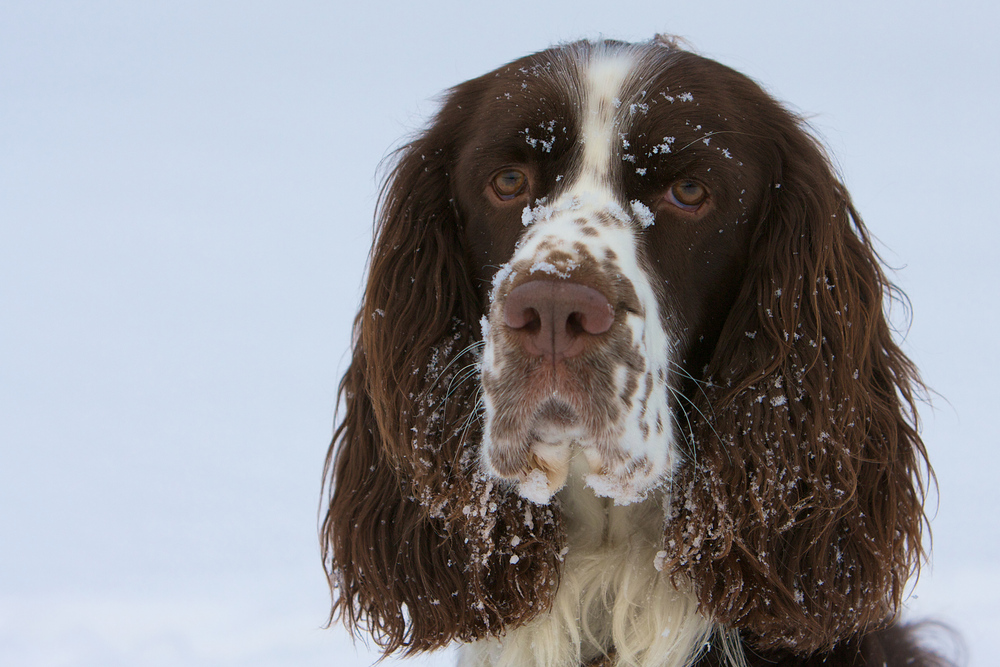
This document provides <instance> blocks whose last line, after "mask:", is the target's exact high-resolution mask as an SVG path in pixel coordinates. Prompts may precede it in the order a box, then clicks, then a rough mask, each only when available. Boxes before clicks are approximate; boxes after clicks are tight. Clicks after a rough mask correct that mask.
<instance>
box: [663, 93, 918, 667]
mask: <svg viewBox="0 0 1000 667" xmlns="http://www.w3.org/2000/svg"><path fill="white" fill-rule="evenodd" d="M775 106H776V105H775ZM773 113H774V118H775V119H783V123H779V124H778V127H777V128H776V129H777V132H776V133H775V135H774V136H773V137H772V140H771V143H772V145H773V151H774V155H773V156H772V157H771V159H770V160H764V162H765V163H770V164H772V165H775V171H774V173H773V174H772V179H773V182H772V186H771V191H770V193H769V195H768V196H767V197H766V198H765V199H764V201H763V205H762V208H761V210H760V211H759V214H758V215H757V223H756V229H755V232H754V235H753V238H752V242H751V249H750V256H749V261H748V263H747V270H746V274H745V278H744V283H743V285H742V288H741V292H740V296H739V298H737V300H736V303H735V305H734V307H733V309H732V311H731V312H730V315H729V317H728V319H727V321H726V324H725V326H724V329H723V331H722V334H721V336H720V338H719V341H718V344H717V346H716V349H715V351H714V354H713V356H712V359H711V362H710V364H709V366H708V369H707V377H708V378H709V379H710V381H709V382H708V384H707V385H706V386H705V388H704V391H702V392H698V393H697V394H696V396H694V397H693V400H695V401H696V403H697V408H696V409H693V410H692V411H691V412H692V414H691V415H690V418H691V420H692V422H694V423H695V426H694V428H693V430H692V435H693V441H694V443H695V444H694V451H693V453H692V455H691V462H689V464H688V465H685V466H684V467H683V468H682V470H681V471H680V472H679V479H678V480H677V481H676V483H675V491H674V494H675V497H674V501H673V509H672V510H671V513H672V514H671V516H669V517H668V523H667V532H666V549H667V551H668V554H669V556H670V563H671V566H672V571H673V572H674V573H675V574H678V573H685V574H686V575H687V576H689V577H691V578H692V579H693V580H694V581H695V583H696V586H697V590H698V594H699V598H700V601H701V603H702V605H703V608H704V609H706V610H707V611H708V612H709V613H711V615H712V616H713V618H715V620H716V621H718V622H721V623H725V624H728V625H731V626H734V627H739V628H741V629H742V630H743V631H744V634H745V636H747V638H748V639H749V640H750V641H751V642H752V643H754V644H756V646H757V647H758V648H759V649H779V648H780V649H787V650H790V651H792V652H794V653H797V654H806V653H810V652H813V651H818V650H826V649H829V648H831V647H832V646H834V645H835V644H836V643H837V642H839V641H841V640H844V639H845V638H847V637H850V636H851V635H853V634H854V633H857V632H864V631H866V630H869V629H873V628H874V627H877V626H879V625H881V624H883V623H885V622H886V621H887V620H888V619H890V618H891V617H892V616H893V615H894V613H895V611H896V610H897V608H898V606H899V604H900V601H901V597H902V595H903V589H904V586H905V583H906V580H907V578H908V577H909V575H910V574H911V573H912V572H913V571H914V570H915V569H916V568H917V567H918V566H919V560H920V558H921V556H922V555H923V553H922V546H921V529H922V527H923V524H924V523H925V517H924V514H923V509H922V501H923V494H924V488H923V483H922V481H921V477H920V473H921V469H922V466H923V465H925V464H926V454H925V451H924V446H923V443H922V442H921V440H920V437H919V435H918V433H917V428H916V412H915V410H914V405H913V403H914V391H915V390H919V389H920V387H921V385H920V382H919V379H918V378H917V376H916V372H915V370H914V368H913V366H912V365H911V363H910V361H909V360H908V359H907V358H906V357H905V356H904V354H903V352H902V351H901V350H900V349H899V347H898V346H897V345H896V344H895V343H894V342H893V338H892V333H891V331H890V326H889V323H888V322H887V317H886V314H885V312H884V300H885V299H886V298H887V297H888V296H890V294H889V293H890V291H891V290H892V287H891V285H890V283H889V282H888V281H887V279H886V277H885V276H884V274H883V273H882V270H881V268H880V265H879V261H878V258H877V256H876V254H875V252H874V250H873V248H872V245H871V242H870V240H869V238H868V234H867V231H866V230H865V227H864V225H863V223H862V221H861V219H860V217H859V216H858V214H857V212H856V211H855V210H854V208H853V207H852V205H851V202H850V199H849V197H848V195H847V193H846V191H845V189H844V187H843V186H842V185H841V184H840V183H839V182H838V180H837V178H836V176H835V175H834V173H833V171H832V169H831V168H830V165H829V163H828V161H827V159H826V158H825V156H824V154H823V152H822V150H821V149H820V148H819V147H818V145H817V144H816V142H815V141H814V140H813V139H812V138H811V137H809V136H808V135H807V134H806V133H805V132H804V131H802V130H801V129H800V126H799V121H798V120H797V119H796V118H794V117H793V116H792V115H791V114H789V113H787V112H785V111H784V110H781V109H778V108H777V107H776V108H775V110H774V112H773Z"/></svg>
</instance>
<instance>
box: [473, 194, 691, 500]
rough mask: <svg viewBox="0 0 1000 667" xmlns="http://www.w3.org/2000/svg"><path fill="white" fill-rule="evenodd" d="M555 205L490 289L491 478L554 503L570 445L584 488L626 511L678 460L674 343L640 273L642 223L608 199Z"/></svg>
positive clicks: (487, 400) (486, 450) (486, 394)
mask: <svg viewBox="0 0 1000 667" xmlns="http://www.w3.org/2000/svg"><path fill="white" fill-rule="evenodd" d="M604 202H607V203H600V204H598V205H591V206H581V205H580V204H579V199H577V198H573V199H571V200H570V204H568V205H567V206H566V208H565V209H563V210H560V209H558V208H554V209H548V210H547V211H546V212H545V213H546V215H545V217H544V218H543V219H541V220H534V221H533V225H532V226H530V227H529V229H528V230H527V231H526V232H525V235H524V237H523V239H522V242H521V244H520V245H519V247H518V250H517V251H516V252H515V254H514V257H512V259H511V261H510V263H509V264H508V265H506V266H505V267H504V268H503V269H501V272H500V273H499V274H498V278H497V279H496V280H495V283H494V290H493V294H492V299H491V301H492V302H491V306H490V314H489V318H488V320H489V321H488V326H487V327H485V328H484V330H485V331H486V335H485V347H484V355H483V365H482V384H483V403H484V406H485V430H484V438H483V449H482V462H483V466H484V468H485V469H486V471H487V472H488V473H489V474H491V475H493V476H495V477H499V478H502V479H505V480H508V481H514V482H516V483H517V484H518V488H519V490H520V492H521V494H522V495H523V496H525V497H526V498H528V499H530V500H532V501H535V502H539V503H545V502H548V501H549V500H550V499H551V497H552V495H554V494H555V493H556V492H557V491H558V490H559V489H560V488H561V487H562V486H563V485H564V484H565V481H566V478H567V476H568V474H569V462H570V458H571V457H572V453H573V451H574V449H580V450H582V453H583V454H584V455H585V457H586V460H587V462H588V464H589V467H590V472H591V474H590V475H589V476H588V479H587V483H588V485H589V486H590V487H591V488H593V489H594V490H595V492H596V493H598V494H599V495H602V496H608V497H612V498H614V499H615V501H616V502H618V503H621V504H626V503H630V502H635V501H637V500H639V499H641V498H642V497H644V496H645V495H646V494H647V493H648V492H649V490H650V489H652V488H654V487H656V486H657V485H658V484H660V483H662V481H663V480H664V479H666V478H667V476H668V475H669V473H670V472H671V470H672V467H673V461H674V459H675V457H674V455H673V453H672V449H671V443H670V436H671V429H670V416H669V414H670V413H669V408H668V398H667V396H668V393H669V390H668V387H667V375H668V373H667V354H668V344H667V337H666V334H665V333H664V331H663V328H662V324H661V322H660V317H659V314H658V307H657V303H656V298H655V295H654V292H653V289H652V286H651V284H650V279H649V278H648V276H647V275H646V274H645V272H644V271H642V270H641V269H640V268H639V261H638V257H637V250H636V247H637V243H636V234H637V231H638V230H639V229H641V225H640V223H639V222H638V221H635V220H632V219H631V217H629V216H627V215H626V214H625V213H624V211H623V210H622V208H621V207H620V206H618V205H617V204H614V202H613V200H612V199H610V198H606V199H604Z"/></svg>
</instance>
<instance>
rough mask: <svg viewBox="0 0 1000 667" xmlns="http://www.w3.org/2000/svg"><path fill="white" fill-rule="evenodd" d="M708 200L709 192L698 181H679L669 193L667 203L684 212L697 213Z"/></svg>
mask: <svg viewBox="0 0 1000 667" xmlns="http://www.w3.org/2000/svg"><path fill="white" fill-rule="evenodd" d="M706 199H708V190H706V189H705V186H704V185H702V184H701V183H699V182H698V181H691V180H683V181H677V182H676V183H674V184H673V185H671V186H670V191H669V192H667V201H669V202H670V203H671V204H673V205H674V206H676V207H677V208H679V209H682V210H684V211H697V210H698V208H699V207H700V206H701V205H702V203H703V202H704V201H705V200H706Z"/></svg>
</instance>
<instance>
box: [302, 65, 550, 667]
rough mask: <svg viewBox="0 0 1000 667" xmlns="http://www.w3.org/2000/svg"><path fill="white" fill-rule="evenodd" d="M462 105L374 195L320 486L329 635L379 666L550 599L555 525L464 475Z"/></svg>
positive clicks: (540, 511)
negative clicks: (374, 647) (335, 623)
mask: <svg viewBox="0 0 1000 667" xmlns="http://www.w3.org/2000/svg"><path fill="white" fill-rule="evenodd" d="M466 87H467V88H468V87H469V84H466ZM470 94H472V91H471V90H466V91H465V92H463V90H462V89H461V88H460V89H457V90H456V91H454V92H453V93H452V95H451V97H450V98H449V100H448V102H447V103H446V105H445V107H444V108H443V110H442V111H441V113H440V114H439V116H438V119H437V121H436V123H435V124H434V125H433V126H432V127H431V129H430V130H428V131H427V132H426V133H425V134H424V135H423V136H422V137H420V138H418V139H417V140H416V141H415V142H413V143H412V144H410V145H408V146H406V147H405V148H403V149H402V150H401V152H400V158H399V162H398V164H397V166H396V168H395V170H394V172H393V173H392V175H391V177H390V179H389V180H388V182H387V183H386V186H385V188H384V190H383V193H382V198H381V202H380V204H381V205H380V207H379V218H378V225H377V239H376V242H375V244H374V247H373V250H372V256H371V261H370V268H369V276H368V283H367V287H366V290H365V295H364V302H363V304H362V307H361V310H360V312H359V313H358V316H357V318H356V320H355V328H354V333H355V343H354V350H353V356H352V360H351V365H350V368H349V369H348V371H347V373H346V375H345V376H344V378H343V381H342V382H341V387H340V393H341V397H342V398H343V400H344V403H345V406H346V413H345V415H344V417H343V421H341V423H340V424H339V426H338V427H337V429H336V432H335V435H334V440H333V444H331V446H330V451H329V453H328V455H327V461H326V467H325V471H324V486H325V488H326V489H327V494H326V502H328V508H327V513H326V517H325V520H324V522H323V525H322V529H321V542H322V546H323V558H324V563H325V567H326V570H327V575H328V579H329V583H330V586H331V590H332V592H333V596H334V602H333V610H332V612H331V619H335V618H338V617H339V618H341V619H342V620H343V621H344V622H345V623H346V624H347V625H348V627H349V628H350V629H351V630H352V632H355V633H359V632H367V633H370V634H371V635H372V636H373V638H374V639H375V641H376V642H377V643H378V644H379V645H380V646H381V647H382V648H383V649H384V650H385V652H386V653H390V652H393V651H396V650H403V651H404V652H405V653H408V654H409V653H415V652H418V651H422V650H429V649H433V648H438V647H441V646H444V645H446V644H448V643H449V642H450V641H452V640H454V639H461V640H465V641H469V640H472V639H478V638H481V637H483V636H486V635H488V634H498V633H500V632H501V631H502V630H503V628H504V626H505V625H506V624H508V623H514V622H523V621H525V620H527V619H528V618H530V617H531V616H533V615H534V614H536V613H538V612H539V611H541V610H542V609H544V608H545V607H546V606H547V603H548V600H549V597H550V596H551V595H552V594H553V593H554V590H555V585H556V577H557V574H556V566H557V560H558V555H557V554H558V553H559V551H560V548H559V547H558V546H555V548H553V545H559V544H561V542H562V536H561V533H560V532H559V530H560V529H559V528H558V525H557V521H556V520H555V517H554V516H553V514H552V511H551V510H550V509H549V508H546V507H539V506H534V505H531V504H530V503H528V502H527V501H524V500H522V499H520V498H519V497H517V496H516V495H511V494H508V493H506V492H505V490H503V489H500V488H497V487H495V486H494V484H493V483H492V482H490V481H487V480H486V479H485V478H483V477H482V476H481V475H479V474H478V473H477V472H476V469H475V465H474V462H475V461H476V460H477V456H476V453H475V452H474V451H473V449H474V447H476V446H478V444H476V443H478V442H479V441H480V437H479V423H478V419H477V412H476V400H477V396H476V395H475V388H474V387H475V385H476V384H477V383H475V382H473V380H474V379H475V376H476V371H477V357H476V354H475V351H474V350H475V349H476V346H475V345H474V344H473V341H474V340H475V338H476V336H477V331H476V329H477V328H478V320H479V317H480V314H481V311H480V309H479V300H478V297H477V296H476V293H475V291H474V289H473V287H472V284H471V281H470V278H469V271H468V270H467V267H466V265H465V264H466V260H465V253H464V251H463V243H462V230H461V227H460V224H461V223H460V220H459V217H458V213H457V211H456V210H455V208H454V206H453V204H452V203H451V201H452V193H451V191H450V179H449V174H448V168H449V165H450V164H453V163H454V161H453V157H454V156H453V155H452V151H453V146H454V145H455V142H456V138H455V137H456V136H458V135H460V134H461V133H462V132H463V113H465V112H462V111H461V109H462V104H461V102H462V101H463V100H462V97H463V95H465V96H466V97H467V96H468V95H470ZM465 102H466V104H465V107H466V108H470V107H471V104H469V100H465ZM515 537H516V538H517V539H516V540H515V541H514V544H516V545H517V553H518V559H513V560H515V564H511V563H510V561H511V560H512V559H511V554H512V545H511V541H512V539H513V538H515Z"/></svg>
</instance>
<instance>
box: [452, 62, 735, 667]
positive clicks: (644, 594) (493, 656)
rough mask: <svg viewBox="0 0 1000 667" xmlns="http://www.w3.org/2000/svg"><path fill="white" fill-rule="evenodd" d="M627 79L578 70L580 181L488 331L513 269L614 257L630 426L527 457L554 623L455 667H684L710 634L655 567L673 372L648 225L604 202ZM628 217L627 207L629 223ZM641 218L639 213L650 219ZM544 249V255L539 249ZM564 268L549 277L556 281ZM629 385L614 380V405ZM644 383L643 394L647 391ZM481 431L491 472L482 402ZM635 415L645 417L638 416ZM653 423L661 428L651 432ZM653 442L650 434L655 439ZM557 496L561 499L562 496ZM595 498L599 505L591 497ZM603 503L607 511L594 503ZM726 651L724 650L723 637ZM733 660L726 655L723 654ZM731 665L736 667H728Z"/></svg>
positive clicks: (528, 244) (546, 209)
mask: <svg viewBox="0 0 1000 667" xmlns="http://www.w3.org/2000/svg"><path fill="white" fill-rule="evenodd" d="M634 66H635V61H634V58H633V57H631V55H630V54H629V53H628V52H627V51H618V52H615V53H608V52H604V51H599V52H598V53H597V54H596V55H595V56H594V58H593V60H592V61H591V62H590V63H589V64H588V65H587V70H586V72H585V76H583V77H581V78H582V79H583V80H584V81H585V82H586V84H587V90H586V91H584V95H583V97H584V115H583V120H582V122H583V128H582V142H583V153H582V159H581V168H580V171H579V173H578V174H577V176H576V178H575V181H574V182H573V183H571V184H569V185H568V187H567V189H566V190H565V191H563V193H562V194H561V195H560V197H559V198H558V199H557V200H556V201H553V202H550V203H549V202H536V207H534V208H526V209H525V212H524V215H523V220H524V222H525V233H524V235H523V236H522V238H521V241H520V242H519V244H518V248H517V250H516V251H515V254H514V256H513V257H512V258H511V260H510V263H509V264H508V265H506V268H505V270H503V271H501V274H502V275H501V276H500V277H499V278H498V279H497V280H496V281H495V282H494V292H493V304H492V308H491V313H490V315H489V320H490V323H491V324H492V325H493V326H491V327H487V328H486V329H487V330H493V329H495V327H496V326H497V325H498V323H500V322H502V321H503V320H502V312H501V307H500V304H498V303H497V302H496V299H497V295H498V294H499V293H500V290H501V288H502V287H503V285H504V284H505V281H510V280H512V279H513V277H514V276H513V274H512V273H511V271H510V270H509V269H510V267H511V266H522V265H524V264H525V263H530V265H532V266H542V265H545V266H549V264H548V263H547V261H548V254H549V253H550V251H551V249H552V248H554V249H555V250H557V251H560V252H561V253H566V254H567V255H569V256H570V257H572V258H573V259H571V260H570V261H576V259H577V258H576V252H575V250H574V249H573V247H574V244H577V243H582V244H583V245H584V246H585V247H586V248H587V249H588V251H589V252H590V253H591V254H592V255H593V256H595V257H603V256H604V254H605V251H606V250H611V251H613V252H614V254H615V256H616V258H617V259H616V260H615V261H616V262H617V264H618V267H619V269H620V271H621V274H622V276H623V277H624V278H627V279H628V280H629V281H631V283H632V285H633V287H634V289H635V291H636V295H637V297H638V301H639V304H640V311H641V312H640V313H639V314H630V315H629V316H628V317H627V318H626V320H625V325H626V326H627V327H628V328H629V329H630V331H631V340H632V344H633V347H634V349H635V350H636V351H637V352H638V353H639V356H640V357H641V358H642V359H643V360H644V362H645V365H646V368H645V372H644V374H643V376H641V378H640V383H639V388H638V390H637V391H636V395H635V396H636V398H637V399H638V398H639V397H643V396H645V395H647V394H648V399H647V400H646V401H640V400H633V405H632V408H631V412H630V413H629V414H627V415H626V416H625V417H624V418H623V419H621V420H619V422H618V423H616V424H615V425H614V426H613V428H612V432H610V433H601V434H588V433H581V432H580V431H579V430H578V429H572V430H566V431H561V432H548V431H547V432H545V433H543V434H540V435H541V437H542V438H543V442H540V443H539V444H538V445H537V446H536V449H535V452H536V455H539V456H540V457H542V458H544V459H545V460H547V461H561V462H562V468H563V469H562V470H561V471H559V472H557V473H555V474H553V475H552V476H550V477H549V478H548V488H545V481H546V480H544V479H542V478H540V477H539V476H538V475H529V476H528V478H527V479H525V480H522V489H521V490H522V494H523V495H525V496H526V497H528V498H529V499H530V500H532V501H533V502H541V503H544V502H548V501H550V500H551V499H552V496H553V495H554V494H556V493H557V492H558V501H559V503H560V504H561V506H562V510H563V515H564V518H565V522H566V524H565V525H566V528H567V534H568V542H569V550H568V552H567V553H566V555H565V561H564V563H563V567H562V575H561V579H560V584H559V588H558V591H557V593H556V596H555V601H554V603H553V606H552V608H551V609H550V610H548V611H547V612H545V613H543V614H542V615H541V616H539V617H538V618H536V619H535V620H533V621H531V622H530V623H528V624H526V625H523V626H521V627H518V628H515V629H512V630H510V631H508V632H507V633H506V634H505V635H504V636H503V637H500V638H498V639H487V640H483V641H480V642H476V643H474V644H469V645H466V646H464V647H463V648H462V650H461V653H460V660H459V664H460V665H461V666H462V667H578V666H579V665H581V664H582V663H583V662H586V661H590V660H593V659H594V658H596V657H597V656H599V655H601V654H602V653H603V651H604V648H603V647H607V646H613V647H614V649H615V651H616V654H617V657H616V662H615V664H616V665H617V666H618V667H685V666H686V665H688V664H690V663H691V662H692V661H693V660H694V659H695V658H696V657H697V655H698V654H699V653H700V651H701V650H702V648H703V647H704V646H705V644H706V643H707V642H708V641H709V639H710V638H711V637H712V635H713V632H716V631H719V628H717V627H716V625H715V624H714V623H713V622H712V621H711V620H710V619H707V618H705V617H704V616H702V615H701V614H700V613H699V612H698V605H697V600H696V598H695V596H694V594H693V592H692V591H690V590H688V589H687V587H686V586H685V585H684V584H683V582H681V584H680V585H679V587H675V585H674V584H673V583H672V582H671V581H670V577H669V575H668V574H667V573H664V572H660V571H659V567H660V566H661V565H662V554H661V552H660V549H661V541H662V539H663V503H664V497H663V496H664V493H666V489H668V488H669V486H668V484H667V482H668V481H669V479H670V477H671V475H672V473H673V470H674V468H675V466H676V464H677V462H678V459H679V456H678V453H677V449H676V444H675V443H674V433H675V431H674V429H673V425H672V423H671V410H670V405H669V402H668V395H669V388H668V387H667V380H666V378H668V377H669V365H670V362H671V356H672V355H673V354H674V346H673V338H672V337H671V336H670V335H669V334H668V332H667V331H666V330H665V328H664V325H663V319H662V317H661V314H660V312H659V307H658V300H657V295H656V292H655V290H654V287H653V283H652V280H651V278H650V276H649V272H648V271H646V270H645V269H644V268H643V267H642V265H641V260H640V258H639V255H638V250H637V248H638V243H637V235H638V234H640V233H642V228H643V227H645V226H648V224H649V222H648V220H646V219H644V218H642V216H640V215H638V213H641V211H639V212H638V213H636V214H633V215H630V214H628V213H626V210H625V208H623V207H624V206H625V205H627V202H620V201H618V200H617V198H616V195H615V194H614V192H613V191H612V189H611V182H610V181H611V179H610V177H609V176H610V174H611V160H612V159H613V155H614V150H613V142H614V141H616V140H618V139H619V134H618V131H619V125H618V123H619V121H620V119H621V118H622V117H623V115H622V114H623V113H624V112H627V105H626V108H625V110H624V112H623V111H620V108H621V107H622V104H621V103H620V101H619V100H620V99H621V98H622V97H624V96H625V93H626V92H627V82H628V78H629V73H630V72H631V71H632V70H633V67H634ZM635 209H636V207H635V205H634V204H633V205H632V210H633V211H635ZM647 212H648V211H647ZM579 218H586V219H587V221H588V225H589V226H590V227H592V228H595V229H597V230H598V232H599V233H598V235H597V236H586V235H584V234H583V233H582V232H581V227H580V225H578V224H576V223H575V222H574V220H577V219H579ZM543 242H545V243H546V244H547V247H548V248H549V250H544V249H542V248H541V244H542V243H543ZM559 270H561V268H560V267H559V266H557V265H555V264H552V271H559ZM496 345H497V341H496V340H495V338H494V336H493V335H491V334H489V333H487V334H486V335H485V350H484V356H483V364H484V368H485V369H486V370H488V371H489V372H494V373H503V372H504V369H503V368H497V367H494V364H495V363H496V360H497V359H498V356H497V355H496V354H495V347H496ZM625 378H626V375H625V373H619V374H617V375H616V377H615V378H613V379H612V380H613V381H614V382H615V383H616V385H617V386H616V390H617V391H616V395H617V394H618V393H620V392H621V389H622V388H623V386H624V382H625ZM647 383H648V384H649V385H650V386H648V387H647ZM483 398H484V407H485V424H484V426H485V429H484V438H483V457H482V460H483V462H484V465H485V466H486V470H487V472H488V473H492V474H494V475H495V474H496V471H494V470H491V468H490V464H489V456H488V455H487V453H488V452H489V451H490V448H492V447H503V446H504V443H503V442H498V441H496V440H495V439H494V438H493V436H492V434H491V424H492V423H493V418H494V415H493V412H492V411H493V409H494V408H493V403H492V401H491V400H490V397H489V396H484V397H483ZM640 403H642V404H641V405H640ZM657 420H659V423H660V428H659V429H657V427H656V423H657ZM657 431H659V432H657ZM600 438H608V439H612V440H613V442H614V443H615V444H616V445H617V446H618V447H619V448H621V449H622V450H624V451H625V452H626V454H627V455H628V456H629V457H631V458H630V460H631V461H634V460H638V459H640V458H643V457H644V458H646V459H648V460H649V461H651V463H652V466H651V470H650V471H649V473H648V474H647V475H646V476H645V477H642V476H640V477H639V479H634V478H633V476H631V475H630V474H629V473H630V471H629V470H627V466H628V463H629V462H630V461H626V462H625V463H623V464H621V465H620V466H619V469H611V470H610V471H607V472H605V473H604V474H598V472H599V471H600V470H602V466H603V467H605V468H606V467H607V466H604V464H605V463H606V462H602V461H599V460H596V457H598V455H597V454H596V453H595V452H596V447H595V446H594V445H595V442H594V440H595V439H600ZM564 485H565V486H564ZM595 492H596V493H595ZM599 496H604V497H599ZM722 637H723V645H724V646H725V645H727V643H726V639H727V636H726V635H725V634H724V633H723V635H722ZM726 653H727V654H729V650H728V649H727V650H726ZM731 661H732V662H734V663H738V662H739V661H738V660H737V659H735V658H731Z"/></svg>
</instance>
